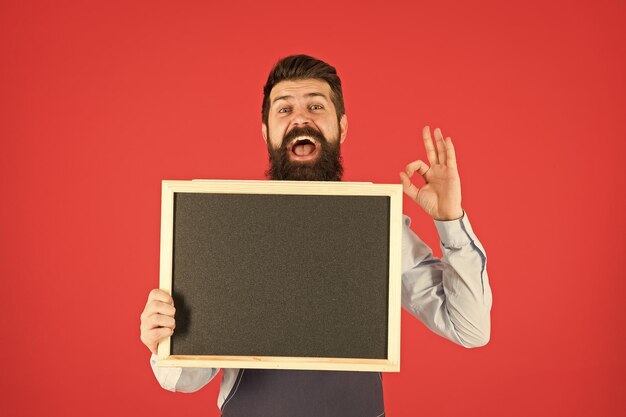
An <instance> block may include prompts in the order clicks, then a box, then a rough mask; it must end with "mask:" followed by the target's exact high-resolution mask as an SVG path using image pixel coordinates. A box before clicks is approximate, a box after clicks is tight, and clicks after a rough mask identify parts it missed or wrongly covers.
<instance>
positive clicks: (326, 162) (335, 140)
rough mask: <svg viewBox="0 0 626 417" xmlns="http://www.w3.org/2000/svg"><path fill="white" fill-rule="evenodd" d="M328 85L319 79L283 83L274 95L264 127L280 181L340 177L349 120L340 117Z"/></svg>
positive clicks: (271, 172) (272, 175) (274, 176)
mask: <svg viewBox="0 0 626 417" xmlns="http://www.w3.org/2000/svg"><path fill="white" fill-rule="evenodd" d="M330 95H331V90H330V86H329V85H328V84H327V83H326V82H324V81H320V80H316V79H306V80H296V81H281V82H279V83H278V84H276V85H275V86H274V88H273V89H272V91H271V93H270V108H269V117H268V124H267V125H265V124H263V125H262V133H263V139H265V142H266V143H267V149H268V152H269V156H270V169H269V170H268V171H267V175H268V176H269V177H270V178H271V179H278V180H326V181H332V180H335V181H338V180H340V179H341V175H342V173H343V168H342V166H341V156H340V152H339V147H340V144H341V143H343V141H344V140H345V138H346V133H347V129H348V119H347V117H346V116H345V115H343V116H342V118H341V121H338V120H337V112H336V110H335V106H334V104H333V102H332V100H331V98H330Z"/></svg>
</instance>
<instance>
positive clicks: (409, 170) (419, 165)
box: [404, 160, 430, 179]
mask: <svg viewBox="0 0 626 417" xmlns="http://www.w3.org/2000/svg"><path fill="white" fill-rule="evenodd" d="M429 169H430V167H429V166H428V165H426V163H425V162H424V161H422V160H417V161H413V162H411V163H410V164H408V165H407V166H406V167H405V168H404V170H405V171H406V174H407V175H408V176H409V178H410V177H412V176H413V173H414V172H417V173H418V174H420V175H421V176H422V177H424V175H425V174H426V173H427V172H428V170H429ZM424 179H426V178H425V177H424Z"/></svg>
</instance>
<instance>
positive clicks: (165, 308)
mask: <svg viewBox="0 0 626 417" xmlns="http://www.w3.org/2000/svg"><path fill="white" fill-rule="evenodd" d="M157 313H158V314H164V315H166V316H171V317H174V314H175V313H176V308H174V306H173V305H171V304H167V303H164V302H163V301H150V302H148V304H146V308H145V309H144V310H143V313H142V314H141V317H148V316H151V315H153V314H157Z"/></svg>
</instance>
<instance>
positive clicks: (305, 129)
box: [281, 126, 328, 148]
mask: <svg viewBox="0 0 626 417" xmlns="http://www.w3.org/2000/svg"><path fill="white" fill-rule="evenodd" d="M298 136H309V137H312V138H313V139H315V140H317V141H318V142H319V143H321V144H326V143H328V140H327V139H326V137H325V136H324V135H323V134H322V133H321V132H320V131H318V130H316V129H314V128H312V127H311V126H302V127H299V126H296V127H294V128H293V129H291V130H290V131H289V132H288V133H287V134H286V135H285V136H284V137H283V143H282V144H281V148H286V147H287V145H288V144H289V142H291V141H292V140H294V139H295V138H297V137H298Z"/></svg>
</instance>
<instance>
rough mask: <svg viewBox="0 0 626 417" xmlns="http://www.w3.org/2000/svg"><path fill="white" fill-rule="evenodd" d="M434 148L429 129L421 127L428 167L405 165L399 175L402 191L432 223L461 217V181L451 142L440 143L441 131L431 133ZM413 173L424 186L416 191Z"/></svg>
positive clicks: (415, 164)
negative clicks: (412, 180) (435, 144)
mask: <svg viewBox="0 0 626 417" xmlns="http://www.w3.org/2000/svg"><path fill="white" fill-rule="evenodd" d="M434 134H435V140H436V143H437V148H435V146H434V145H433V141H432V138H431V137H430V127H428V126H424V129H423V131H422V135H423V137H424V147H425V148H426V155H427V156H428V162H430V167H429V166H428V165H426V163H425V162H423V161H421V160H418V161H413V162H411V163H410V164H408V165H407V166H406V167H405V168H404V169H405V171H406V172H401V173H400V179H401V180H402V189H403V190H404V192H405V194H406V195H408V196H409V197H411V199H412V200H414V201H415V202H416V203H417V204H419V205H420V207H422V208H423V209H424V210H425V211H426V213H428V214H429V215H430V216H432V217H433V218H434V219H435V220H454V219H459V218H461V217H463V209H462V208H461V180H460V178H459V173H458V171H457V168H456V156H455V154H454V145H452V139H451V138H449V137H448V138H446V139H445V140H444V139H443V135H442V134H441V130H440V129H439V128H436V129H435V131H434ZM414 172H417V173H418V174H420V175H421V176H422V178H424V181H426V183H425V184H424V185H422V186H421V187H419V188H418V187H416V186H415V185H414V184H413V183H411V179H410V178H411V177H412V176H413V173H414Z"/></svg>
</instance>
